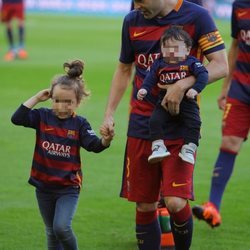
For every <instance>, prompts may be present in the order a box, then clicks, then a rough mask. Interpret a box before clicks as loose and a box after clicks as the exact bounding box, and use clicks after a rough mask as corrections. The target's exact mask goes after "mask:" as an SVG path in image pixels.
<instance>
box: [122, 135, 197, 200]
mask: <svg viewBox="0 0 250 250" xmlns="http://www.w3.org/2000/svg"><path fill="white" fill-rule="evenodd" d="M165 145H166V146H167V148H168V150H169V152H170V153H171V155H170V156H168V157H167V158H165V159H164V160H163V161H162V162H161V163H157V164H149V163H148V157H149V155H150V154H151V153H152V152H151V141H148V140H142V139H138V138H132V137H128V140H127V145H126V152H125V160H124V171H123V182H122V189H121V194H120V195H121V197H124V198H127V199H128V200H129V201H134V202H143V203H153V202H156V201H158V200H159V194H160V192H161V195H162V196H163V197H166V196H175V197H180V198H184V199H191V200H193V198H194V197H193V170H194V166H193V165H192V164H190V163H187V162H184V161H183V160H182V159H181V158H180V157H179V156H178V154H179V152H180V150H181V147H182V145H183V140H175V141H169V140H168V141H165Z"/></svg>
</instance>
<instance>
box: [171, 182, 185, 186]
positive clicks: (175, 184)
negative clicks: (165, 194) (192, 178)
mask: <svg viewBox="0 0 250 250" xmlns="http://www.w3.org/2000/svg"><path fill="white" fill-rule="evenodd" d="M186 185H187V183H175V181H174V182H173V183H172V187H181V186H186Z"/></svg>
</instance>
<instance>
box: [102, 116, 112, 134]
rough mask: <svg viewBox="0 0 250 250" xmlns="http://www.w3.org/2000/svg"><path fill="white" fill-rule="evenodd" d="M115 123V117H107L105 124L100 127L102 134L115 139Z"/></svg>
mask: <svg viewBox="0 0 250 250" xmlns="http://www.w3.org/2000/svg"><path fill="white" fill-rule="evenodd" d="M114 127H115V123H114V119H113V116H108V117H105V119H104V121H103V124H102V125H101V127H100V134H101V135H102V136H103V137H104V138H105V137H112V138H113V137H114V135H115V131H114Z"/></svg>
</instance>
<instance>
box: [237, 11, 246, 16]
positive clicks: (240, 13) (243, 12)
mask: <svg viewBox="0 0 250 250" xmlns="http://www.w3.org/2000/svg"><path fill="white" fill-rule="evenodd" d="M246 14H247V11H242V12H239V14H238V16H239V17H242V16H245V15H246Z"/></svg>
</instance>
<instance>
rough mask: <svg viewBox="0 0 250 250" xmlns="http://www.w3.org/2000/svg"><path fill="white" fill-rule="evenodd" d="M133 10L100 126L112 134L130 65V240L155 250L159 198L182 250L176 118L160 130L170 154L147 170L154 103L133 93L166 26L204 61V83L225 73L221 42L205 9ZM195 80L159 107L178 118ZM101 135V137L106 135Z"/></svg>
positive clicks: (181, 165) (151, 2) (168, 3)
mask: <svg viewBox="0 0 250 250" xmlns="http://www.w3.org/2000/svg"><path fill="white" fill-rule="evenodd" d="M134 3H135V9H136V10H135V11H131V12H129V13H128V14H127V15H126V16H125V18H124V22H123V27H122V44H121V53H120V59H119V63H118V66H117V69H116V71H115V73H114V77H113V80H112V84H111V90H110V95H109V99H108V104H107V107H106V111H105V117H104V122H103V127H105V128H106V130H107V131H108V132H109V133H112V132H114V118H113V116H114V113H115V110H116V108H117V106H118V104H119V102H120V100H121V98H122V96H123V94H124V92H125V90H126V88H127V86H128V84H129V82H130V79H131V76H132V73H133V72H134V71H133V66H135V74H134V80H133V89H132V95H131V100H130V115H129V125H128V133H127V135H128V139H127V144H126V151H125V158H124V172H123V182H122V189H121V194H120V195H121V197H124V198H127V199H128V200H129V201H132V202H135V203H136V219H135V220H136V237H137V244H138V247H139V249H140V250H158V249H160V236H161V231H160V227H159V222H158V220H157V204H158V200H159V193H160V190H161V194H162V196H163V197H164V200H165V203H166V206H167V208H168V211H169V213H170V217H171V228H172V232H173V236H174V241H175V249H176V250H186V249H189V248H190V246H191V241H192V231H193V229H192V227H193V226H192V225H193V223H192V211H191V208H190V206H189V203H188V200H193V198H194V196H193V170H194V166H193V164H190V163H187V162H184V161H182V160H181V159H180V157H178V153H179V151H180V149H181V146H182V144H183V137H184V134H183V133H184V131H183V130H182V129H181V127H182V126H181V124H180V121H178V119H176V120H175V121H173V122H169V124H167V125H166V128H165V129H166V131H165V133H164V135H165V136H164V140H165V143H166V145H167V146H168V149H169V151H170V153H171V155H170V156H169V157H167V158H166V159H164V160H163V161H162V162H161V163H157V164H153V165H150V164H149V163H148V159H147V158H148V155H149V154H150V153H151V141H150V139H149V126H148V124H149V119H150V115H151V113H152V111H153V108H154V106H155V104H156V101H157V98H156V96H155V95H154V91H152V93H150V94H149V95H150V96H151V98H152V99H155V103H151V102H148V101H146V100H143V101H139V100H137V97H136V94H137V91H138V89H139V88H140V87H141V85H142V82H143V80H144V78H145V76H146V74H147V72H148V70H149V69H150V66H151V65H152V63H153V62H154V60H155V59H157V58H158V57H159V55H160V37H161V35H162V33H163V31H164V30H166V29H167V28H168V27H170V26H172V25H177V26H179V27H182V28H183V29H184V30H185V31H187V32H188V33H189V34H190V36H191V37H192V39H193V41H194V42H193V46H192V49H191V55H193V56H195V57H197V58H198V59H200V60H202V58H203V55H205V56H206V58H207V59H208V61H209V63H208V64H207V65H206V68H207V71H208V74H209V79H208V82H209V83H210V82H214V81H216V80H217V79H220V78H222V77H224V76H225V75H226V74H227V60H226V53H225V48H224V43H223V40H222V38H221V36H220V34H219V32H218V30H217V28H216V26H215V24H214V22H213V20H212V19H211V16H210V15H209V14H208V12H207V10H206V9H204V8H202V7H200V6H198V5H196V4H193V3H189V2H187V1H183V0H175V1H173V0H136V1H134ZM194 83H195V77H194V76H189V77H187V78H185V79H181V80H179V81H177V82H176V83H175V84H172V85H169V86H167V87H168V89H167V93H166V96H165V97H164V98H163V101H162V105H163V106H167V109H168V111H169V112H170V114H173V115H174V114H178V113H179V104H180V102H181V99H182V97H183V95H184V93H185V91H186V90H187V89H189V88H190V87H192V86H193V84H194ZM108 132H107V133H108Z"/></svg>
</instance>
